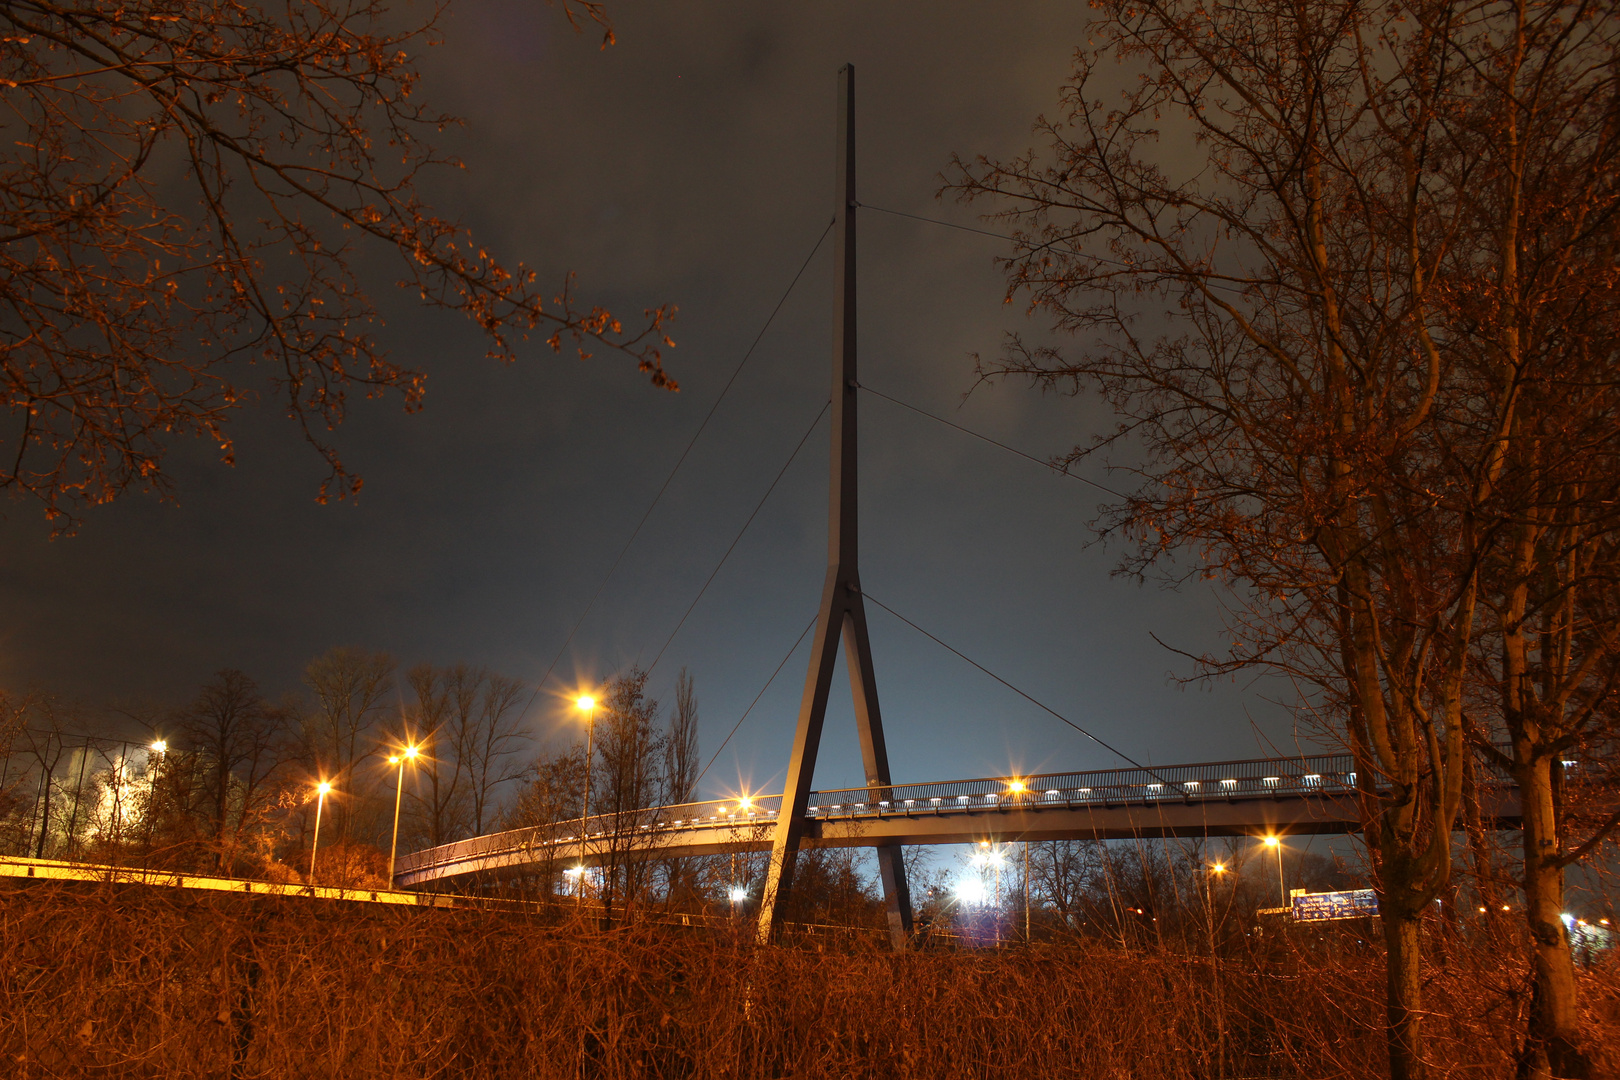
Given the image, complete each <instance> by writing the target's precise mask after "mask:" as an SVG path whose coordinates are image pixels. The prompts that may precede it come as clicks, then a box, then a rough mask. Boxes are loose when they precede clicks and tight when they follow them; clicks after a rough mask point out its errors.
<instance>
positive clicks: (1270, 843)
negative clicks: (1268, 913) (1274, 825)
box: [1260, 836, 1288, 907]
mask: <svg viewBox="0 0 1620 1080" xmlns="http://www.w3.org/2000/svg"><path fill="white" fill-rule="evenodd" d="M1260 840H1261V843H1263V844H1265V845H1266V847H1268V848H1271V849H1272V850H1274V851H1275V852H1276V853H1277V895H1278V897H1279V898H1280V899H1281V900H1282V906H1283V907H1287V906H1288V887H1287V886H1286V885H1284V884H1283V866H1282V840H1281V838H1279V837H1276V836H1262V837H1261V838H1260Z"/></svg>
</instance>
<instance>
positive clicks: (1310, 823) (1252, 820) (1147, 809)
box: [395, 754, 1518, 886]
mask: <svg viewBox="0 0 1620 1080" xmlns="http://www.w3.org/2000/svg"><path fill="white" fill-rule="evenodd" d="M1353 770H1354V765H1353V763H1352V761H1351V758H1350V756H1349V755H1348V754H1332V755H1318V756H1310V757H1300V758H1287V759H1272V758H1260V759H1253V760H1248V761H1225V762H1209V763H1203V764H1196V765H1170V766H1164V767H1159V768H1153V769H1113V770H1107V771H1098V772H1083V773H1057V774H1048V775H1042V776H1028V777H986V778H982V779H977V780H951V781H945V782H941V783H931V784H896V785H893V786H891V787H887V788H851V789H845V790H841V791H824V792H816V793H814V794H813V795H812V796H811V805H810V808H809V818H810V822H809V827H808V828H807V830H806V836H805V841H804V845H805V846H806V847H872V846H875V845H877V844H880V843H892V842H896V841H898V842H900V843H903V844H962V843H972V842H975V841H978V840H983V839H995V840H1029V841H1046V840H1060V839H1063V840H1067V839H1099V840H1110V839H1128V838H1132V837H1220V836H1245V835H1254V834H1256V833H1264V832H1273V831H1274V832H1278V833H1289V834H1297V833H1347V832H1351V831H1354V830H1355V829H1356V828H1357V827H1358V821H1359V816H1358V814H1357V811H1356V797H1355V783H1356V777H1355V773H1354V771H1353ZM1490 790H1491V792H1492V803H1493V805H1491V806H1490V807H1489V808H1488V811H1487V812H1488V813H1489V815H1490V816H1491V817H1492V818H1494V819H1496V820H1498V821H1500V822H1502V823H1504V824H1505V823H1507V822H1508V821H1510V820H1511V819H1515V818H1516V817H1517V814H1518V808H1517V799H1516V792H1513V791H1512V790H1511V789H1509V788H1506V787H1503V786H1500V785H1497V786H1493V787H1492V788H1491V789H1490ZM780 803H781V796H779V795H771V796H750V797H741V798H736V799H725V800H712V801H709V802H700V803H686V804H683V805H680V806H661V807H652V808H649V809H646V810H637V811H630V812H627V813H624V814H619V815H599V816H593V817H592V818H591V819H590V820H589V821H588V822H585V823H582V822H580V821H579V820H578V819H575V820H573V821H566V822H559V823H556V824H552V825H541V826H534V827H530V828H523V829H513V830H509V831H507V832H500V833H492V834H490V835H488V836H479V837H474V838H473V839H470V840H462V841H459V842H457V843H453V844H446V845H443V846H441V847H436V848H429V849H427V850H425V851H418V852H415V853H413V854H410V855H406V856H402V857H401V858H400V860H399V865H398V868H397V873H396V876H395V882H396V884H398V885H401V886H409V885H419V884H423V883H425V882H430V881H437V880H441V879H444V878H450V877H457V876H460V875H464V874H473V873H480V872H488V871H507V872H513V871H521V870H522V869H523V868H527V867H538V866H544V865H547V864H552V865H555V864H556V863H558V862H565V863H569V864H573V863H577V862H580V861H586V862H595V861H599V860H600V859H602V858H603V857H605V856H606V855H607V854H609V853H616V854H619V855H620V856H621V857H622V855H623V854H624V853H627V852H634V853H635V854H636V856H638V857H664V858H681V857H686V856H695V855H715V854H721V853H725V852H733V851H763V850H768V849H769V848H770V845H771V829H772V827H773V825H774V823H775V818H776V815H777V813H778V811H779V809H780Z"/></svg>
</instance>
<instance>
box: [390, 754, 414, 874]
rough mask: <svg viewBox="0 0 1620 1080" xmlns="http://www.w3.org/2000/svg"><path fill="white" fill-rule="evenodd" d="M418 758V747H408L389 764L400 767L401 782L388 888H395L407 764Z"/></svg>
mask: <svg viewBox="0 0 1620 1080" xmlns="http://www.w3.org/2000/svg"><path fill="white" fill-rule="evenodd" d="M415 758H416V747H414V746H410V745H407V746H406V747H405V749H404V750H402V751H400V752H399V754H398V755H397V756H395V757H391V758H389V759H388V760H389V762H391V763H394V764H397V765H398V766H399V780H398V781H397V782H396V783H395V784H394V839H393V842H392V843H390V844H389V845H388V887H389V888H390V889H392V888H393V887H394V862H395V860H396V859H397V858H398V856H399V803H400V799H401V798H402V797H403V796H404V794H405V762H406V761H408V760H414V759H415Z"/></svg>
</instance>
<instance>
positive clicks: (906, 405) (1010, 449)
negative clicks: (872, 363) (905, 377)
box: [857, 383, 1130, 499]
mask: <svg viewBox="0 0 1620 1080" xmlns="http://www.w3.org/2000/svg"><path fill="white" fill-rule="evenodd" d="M857 385H858V386H859V387H860V388H861V389H862V390H865V391H866V392H867V393H868V394H871V395H873V396H874V397H880V398H882V399H883V400H884V401H887V402H891V403H892V404H895V405H898V406H900V407H901V408H902V409H910V410H911V411H912V412H914V413H916V414H917V415H918V416H926V417H928V419H930V420H937V421H939V422H940V423H941V424H944V425H945V426H946V427H948V428H955V429H956V430H957V431H960V432H961V433H962V434H964V435H971V436H973V437H974V438H975V439H980V440H983V441H984V442H987V443H989V444H990V445H991V446H997V447H1000V448H1001V449H1003V450H1005V451H1007V453H1009V454H1016V455H1018V456H1019V457H1021V458H1023V459H1025V460H1026V461H1033V462H1034V463H1035V464H1037V465H1039V466H1041V467H1042V468H1046V469H1051V470H1052V471H1053V472H1055V473H1057V474H1058V475H1059V476H1067V477H1068V478H1069V479H1071V480H1078V481H1080V482H1081V483H1082V484H1089V485H1091V486H1092V487H1094V488H1096V489H1097V490H1098V491H1101V492H1103V493H1105V494H1108V495H1112V496H1114V497H1115V498H1116V499H1129V498H1130V496H1129V495H1126V494H1124V493H1122V492H1118V491H1115V490H1114V489H1113V488H1111V487H1104V486H1103V485H1102V484H1099V483H1097V481H1095V480H1087V479H1086V478H1085V477H1083V476H1081V475H1080V474H1079V473H1072V472H1070V471H1069V470H1068V469H1064V468H1060V467H1059V466H1057V465H1054V464H1052V463H1051V462H1050V461H1042V460H1041V459H1040V458H1038V457H1036V456H1035V455H1034V454H1026V453H1024V451H1022V450H1020V449H1018V448H1017V447H1014V446H1008V445H1007V444H1006V443H1004V442H998V441H997V440H995V439H992V438H991V437H990V436H988V435H984V434H981V433H980V432H977V431H974V430H973V429H972V428H968V427H963V426H962V425H961V424H958V423H954V422H952V421H950V420H947V419H945V418H944V417H943V416H939V415H936V414H935V413H931V412H929V411H928V410H927V409H922V408H918V407H917V406H916V405H912V404H911V403H910V402H905V401H901V400H900V399H899V398H896V397H890V396H889V395H888V394H885V393H884V392H883V391H881V390H874V389H872V388H871V387H870V386H867V385H866V384H865V383H859V384H857Z"/></svg>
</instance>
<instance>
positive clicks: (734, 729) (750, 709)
mask: <svg viewBox="0 0 1620 1080" xmlns="http://www.w3.org/2000/svg"><path fill="white" fill-rule="evenodd" d="M820 617H821V612H820V611H817V612H816V613H815V614H814V615H812V616H810V621H809V622H807V623H805V624H804V629H803V630H800V631H799V636H798V638H797V639H796V640H795V641H794V642H793V647H792V648H791V649H789V650H788V651H787V655H786V656H784V657H782V662H781V663H780V664H777V665H776V670H775V671H773V672H771V677H770V678H768V679H766V680H765V685H764V686H762V687H760V688H759V693H757V694H755V695H754V700H753V701H750V702H749V703H748V708H746V709H744V710H743V714H742V715H741V716H739V717H738V718H737V722H736V723H735V724H732V725H731V731H730V733H729V734H727V735H726V737H725V738H724V739H722V740H721V741H720V745H719V746H717V747H715V748H714V754H713V755H712V756H711V757H710V758H709V763H708V764H707V765H705V766H703V771H702V772H700V773H698V776H697V779H696V780H694V781H692V790H693V791H694V792H695V791H697V786H698V785H699V784H701V783H703V778H704V777H705V776H708V775H709V769H710V768H712V767H713V765H714V763H715V762H716V761H717V760H719V757H720V751H722V750H724V749H725V748H726V743H729V742H730V741H731V736H732V735H735V734H737V729H738V728H740V727H742V723H743V721H744V720H746V719H748V714H749V713H751V712H753V711H754V706H755V705H758V704H759V699H760V698H762V697H764V696H765V691H767V690H769V689H770V688H771V683H773V682H775V681H776V677H777V676H778V675H780V674H782V669H783V668H785V667H787V662H788V661H789V660H791V659H793V654H794V653H796V652H798V651H799V646H800V645H803V644H804V636H805V635H806V634H808V633H809V632H810V631H811V630H812V629H813V628H814V627H815V625H816V620H817V619H818V618H820Z"/></svg>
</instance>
